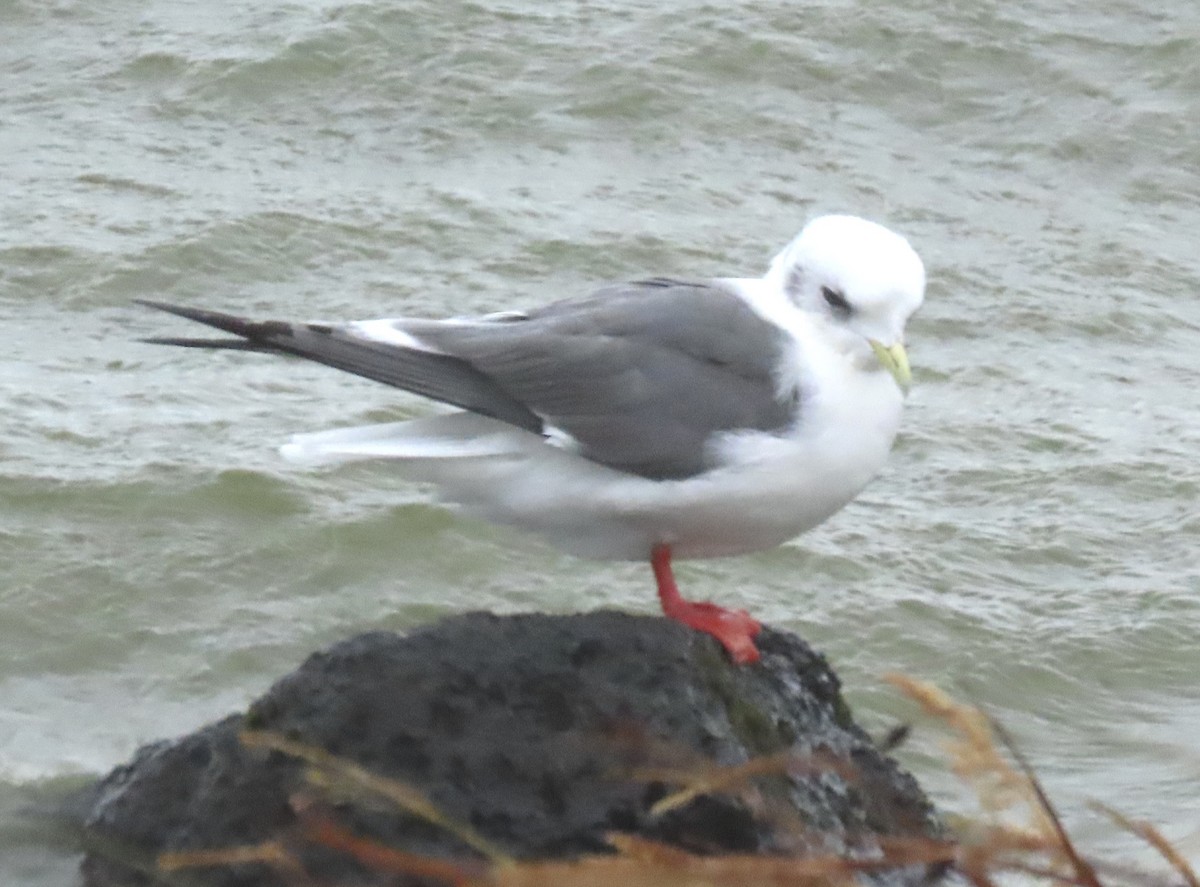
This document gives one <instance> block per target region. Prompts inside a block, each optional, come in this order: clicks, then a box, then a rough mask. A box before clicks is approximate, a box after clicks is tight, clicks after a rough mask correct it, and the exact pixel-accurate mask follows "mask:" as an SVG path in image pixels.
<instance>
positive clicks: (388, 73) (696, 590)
mask: <svg viewBox="0 0 1200 887" xmlns="http://www.w3.org/2000/svg"><path fill="white" fill-rule="evenodd" d="M1154 9H1156V10H1157V11H1153V10H1154ZM0 31H2V33H3V39H2V40H0V76H2V78H3V83H4V89H3V91H2V92H0V182H2V183H3V191H2V193H3V198H2V200H0V207H2V211H0V322H2V323H3V329H4V331H5V333H6V335H5V336H4V341H5V347H4V348H3V349H0V407H2V409H3V416H4V421H3V422H2V423H0V568H2V573H0V575H2V576H3V579H2V580H0V875H2V876H3V880H4V881H5V882H6V883H26V884H46V885H49V884H58V883H62V882H63V881H64V880H69V878H70V872H71V870H72V868H73V866H74V864H75V857H74V855H73V851H72V848H71V845H70V843H69V841H65V840H64V839H63V837H62V836H61V835H57V834H54V833H51V832H50V831H48V830H47V829H46V828H45V827H44V826H42V825H40V824H39V823H38V822H37V821H31V820H30V819H28V817H27V816H25V815H24V814H23V813H22V812H21V811H23V810H25V809H26V808H27V807H29V806H30V805H33V806H36V805H38V804H39V803H42V802H43V801H44V800H45V799H47V798H52V797H54V796H56V794H57V793H59V792H61V791H62V790H63V789H64V788H65V787H67V786H69V785H72V784H76V783H78V782H80V781H86V779H87V778H89V777H91V776H93V775H95V774H99V773H102V772H104V771H106V770H107V769H108V768H110V767H111V766H113V765H114V764H116V763H118V762H120V761H122V760H124V759H125V758H127V757H128V755H129V754H130V753H131V752H132V751H133V750H134V748H135V747H136V746H137V745H138V744H139V743H141V742H144V741H148V740H150V739H154V738H158V737H162V736H170V735H174V734H178V733H181V732H184V731H187V730H189V729H192V728H194V727H196V726H198V725H200V724H202V723H204V722H205V721H207V720H209V719H212V718H215V717H217V716H219V715H221V714H223V713H226V712H228V711H230V710H233V709H235V708H237V707H239V706H241V705H243V704H244V703H245V702H246V701H247V700H249V699H250V698H252V697H253V696H254V695H255V694H257V693H259V692H260V691H262V690H263V689H264V688H265V687H266V686H267V684H268V683H269V682H270V681H271V680H272V679H273V678H274V677H276V676H277V675H279V674H281V673H282V672H284V671H286V670H287V669H289V668H291V667H292V666H293V665H294V664H296V663H297V662H299V660H300V659H301V658H302V657H303V656H304V655H305V654H306V653H307V652H309V651H311V650H312V649H314V648H316V647H318V646H320V645H323V644H327V643H329V642H332V641H333V640H335V639H338V638H341V637H344V636H347V635H349V634H352V633H354V632H357V631H361V630H364V629H368V628H375V627H386V628H396V629H403V628H406V627H408V626H412V625H415V624H418V623H421V622H425V621H427V620H429V619H431V618H434V617H436V616H439V615H442V614H447V613H452V612H457V611H459V610H462V609H465V608H468V607H489V608H493V609H496V610H501V611H516V610H525V609H543V610H551V611H568V610H576V609H582V608H588V607H593V606H598V605H611V606H619V607H624V608H628V609H631V610H639V611H644V612H653V610H654V600H653V594H652V585H651V579H650V576H649V571H648V569H646V568H644V567H642V566H640V565H604V564H600V565H597V564H592V563H587V562H583V561H577V560H573V559H571V558H569V557H567V556H565V555H559V554H557V553H555V552H553V551H550V550H548V549H546V548H544V547H541V546H540V545H539V544H538V543H536V542H533V541H531V540H529V539H525V538H521V537H516V536H514V535H512V534H510V533H508V532H506V531H503V530H498V529H494V528H490V527H486V526H482V525H479V524H476V523H471V522H467V521H464V520H461V519H458V518H455V517H453V516H450V515H448V514H447V513H445V512H443V511H441V510H439V509H437V508H436V507H434V506H432V505H431V504H430V502H429V498H428V496H427V494H426V492H425V491H423V490H420V489H416V488H413V487H411V486H407V485H405V484H403V483H401V482H400V481H399V480H398V479H396V478H395V477H393V476H392V475H390V474H389V473H388V471H387V469H386V468H378V467H370V466H366V467H364V466H358V467H353V468H345V469H340V470H336V471H331V472H329V471H327V472H311V471H305V470H301V469H297V468H294V467H291V466H288V465H285V464H283V463H282V462H281V461H280V460H279V458H278V457H277V455H276V452H275V447H276V445H277V444H278V443H279V442H281V441H282V440H283V439H284V438H286V436H287V435H288V434H290V433H292V432H295V431H306V430H316V429H321V428H325V427H334V426H338V425H351V424H361V423H366V422H372V421H384V420H388V419H393V418H397V417H401V416H406V415H410V414H414V413H418V412H420V411H421V410H423V409H425V407H424V405H423V404H421V403H420V402H419V401H417V400H415V399H410V398H406V397H405V396H402V395H398V394H397V393H396V392H394V391H390V390H388V389H385V388H383V387H380V386H372V385H371V384H369V383H366V382H361V381H358V380H355V379H350V378H347V377H344V376H341V375H339V374H337V373H334V372H332V371H328V370H324V369H322V368H320V367H310V366H304V365H299V364H295V363H288V362H283V361H279V360H272V359H268V358H265V357H261V356H254V355H206V354H197V353H188V352H179V351H172V350H169V349H155V348H152V347H150V346H145V345H139V344H137V343H135V342H134V341H133V340H134V339H135V338H136V337H138V336H143V335H153V334H161V333H164V332H175V331H178V330H179V329H180V327H179V326H178V325H174V324H173V322H172V321H171V320H170V319H169V318H163V317H159V316H153V315H150V314H149V313H148V312H144V311H140V310H137V309H135V308H133V307H131V305H130V300H131V299H134V298H138V297H147V298H163V299H167V300H172V301H181V302H188V303H195V304H205V305H211V306H214V307H223V308H229V309H234V310H244V311H246V312H251V313H256V314H264V315H271V314H274V315H281V316H299V317H329V318H337V317H368V316H374V315H379V314H388V313H393V314H394V313H437V314H440V313H466V312H471V311H482V310H495V309H501V308H506V307H513V306H520V305H527V304H534V303H537V302H540V301H543V300H547V299H550V298H553V297H557V296H562V295H568V294H575V293H580V292H583V291H586V290H587V289H589V288H591V287H592V286H594V285H596V284H598V283H600V282H604V281H611V280H620V279H626V278H629V277H633V276H645V275H648V274H682V275H718V274H730V275H733V274H757V273H759V272H760V271H761V270H762V269H763V267H764V265H765V263H766V261H767V260H768V258H769V257H770V256H771V255H772V254H773V253H774V251H775V249H776V248H777V247H779V246H780V245H781V244H783V243H784V242H785V241H787V240H788V239H789V238H790V237H791V236H792V235H793V234H794V233H795V232H796V231H797V230H798V229H799V227H800V226H801V225H802V223H803V222H804V220H805V219H806V218H808V217H809V216H811V215H813V214H815V213H818V212H822V211H828V210H845V211H851V212H855V213H858V214H861V215H866V216H870V217H873V218H877V219H879V220H881V221H884V222H886V223H888V224H890V225H892V226H893V227H895V228H897V229H898V230H900V231H902V232H903V233H905V234H906V235H907V236H908V237H909V238H910V239H911V240H912V242H913V243H914V245H915V246H916V247H917V248H918V250H919V251H920V252H921V253H922V255H923V256H924V257H925V259H926V262H927V265H928V267H929V272H930V286H929V294H928V300H927V303H926V308H925V309H924V311H923V312H922V314H921V315H920V316H919V317H918V319H917V320H916V321H915V322H914V324H913V325H912V327H911V329H910V338H911V354H912V357H913V362H914V365H915V367H916V375H917V382H918V384H917V387H916V389H915V391H914V393H913V396H912V397H911V399H910V406H909V410H908V413H907V415H906V418H905V432H904V437H903V440H902V441H901V442H900V443H899V445H898V447H897V451H896V452H895V454H894V455H893V458H892V460H891V462H890V463H889V466H888V469H887V470H886V472H885V474H884V475H883V476H882V477H881V478H880V479H879V480H878V481H877V482H876V483H875V484H874V485H873V486H871V487H870V488H869V489H868V490H867V492H866V493H865V494H864V495H863V496H862V497H861V498H860V499H859V500H858V501H857V502H856V503H854V504H853V505H852V506H850V507H849V508H847V509H846V510H845V511H844V512H843V513H841V514H839V515H838V516H837V517H836V518H834V519H833V520H831V521H830V522H829V523H828V524H827V525H825V526H824V527H822V528H820V529H818V530H817V531H814V532H812V533H810V534H809V535H807V536H806V537H803V538H802V539H800V540H799V541H797V542H796V543H793V544H791V545H789V546H786V547H784V548H781V549H778V550H776V551H773V552H768V553H765V554H762V555H758V556H754V557H745V558H736V559H729V560H722V561H714V562H704V563H696V564H685V565H683V567H682V568H681V569H680V577H681V581H682V582H683V583H684V584H685V585H686V588H687V590H688V592H689V593H690V594H694V595H696V596H711V597H714V598H717V599H720V600H723V601H726V602H729V603H737V604H741V605H745V606H748V607H750V608H751V609H753V610H754V611H755V612H756V613H758V614H760V615H761V616H763V617H765V618H766V619H768V620H770V621H772V622H775V623H777V624H780V625H783V626H787V627H790V628H793V629H795V630H797V631H799V632H800V633H801V634H803V635H804V636H806V637H807V638H809V639H810V640H811V641H813V642H814V643H815V644H816V645H818V646H819V647H821V648H822V649H824V650H825V651H826V652H827V653H828V654H829V655H830V656H831V658H832V659H833V660H834V662H835V663H836V664H837V666H838V667H839V669H840V671H841V673H842V676H843V678H844V680H845V683H846V685H847V688H848V690H849V692H850V694H851V697H852V700H853V702H854V703H855V705H856V707H857V709H858V713H859V715H860V717H861V718H862V719H863V720H864V721H865V722H866V723H868V725H870V726H871V727H872V728H874V729H883V728H884V727H886V726H887V725H888V724H890V723H891V722H892V721H893V720H894V719H896V718H900V717H908V716H910V714H911V712H910V709H909V708H908V707H907V706H906V705H905V704H903V703H902V702H901V701H899V700H897V699H896V698H895V696H894V695H893V694H892V693H891V692H890V691H888V690H887V689H885V688H884V687H883V686H882V684H881V682H880V680H879V676H880V674H881V673H883V672H885V671H889V670H893V669H896V670H903V671H905V672H907V673H910V674H913V675H915V676H918V677H923V678H928V679H931V680H934V681H936V682H939V683H940V684H942V685H944V686H946V687H948V688H950V689H957V690H960V691H962V692H964V693H965V694H966V695H968V696H969V697H971V698H973V699H976V700H978V701H981V702H982V703H984V704H986V705H987V706H988V707H989V709H990V710H991V711H992V712H993V713H994V714H995V715H996V716H998V717H999V718H1000V719H1001V720H1002V721H1003V722H1004V723H1006V724H1007V725H1008V726H1009V727H1010V729H1011V730H1012V731H1013V732H1014V733H1015V734H1016V735H1017V737H1018V738H1019V740H1020V742H1021V743H1022V745H1023V747H1024V748H1025V750H1026V752H1027V753H1028V755H1029V756H1030V757H1031V758H1032V760H1033V761H1034V762H1035V764H1036V765H1037V767H1038V769H1039V771H1040V772H1041V773H1042V775H1043V777H1044V779H1045V781H1046V784H1047V786H1048V788H1049V790H1050V791H1051V793H1052V794H1053V795H1054V796H1055V797H1056V798H1057V799H1058V800H1059V802H1060V804H1061V806H1062V807H1063V809H1064V811H1065V812H1066V813H1067V815H1068V818H1069V819H1070V821H1071V822H1072V823H1073V824H1074V825H1075V827H1076V828H1078V829H1079V831H1080V833H1081V834H1082V835H1083V836H1084V838H1085V841H1086V840H1089V839H1090V840H1094V841H1096V842H1098V843H1101V844H1109V846H1115V847H1117V848H1120V849H1121V850H1122V851H1123V852H1128V853H1132V854H1134V855H1135V856H1137V857H1138V858H1141V857H1142V856H1143V854H1142V851H1140V850H1137V849H1135V845H1133V844H1132V842H1129V841H1117V842H1115V843H1111V844H1110V842H1109V838H1108V832H1107V831H1106V830H1105V828H1104V827H1103V826H1101V825H1100V824H1099V823H1098V821H1097V819H1096V818H1095V817H1094V816H1093V815H1091V814H1089V813H1088V812H1087V811H1086V809H1085V806H1084V802H1085V801H1086V799H1088V798H1091V797H1099V798H1101V799H1105V800H1108V801H1110V802H1113V803H1116V804H1117V805H1119V806H1120V807H1121V808H1122V809H1123V810H1125V811H1126V812H1128V813H1129V814H1131V815H1134V816H1139V817H1142V816H1144V817H1147V818H1151V819H1153V820H1155V821H1157V822H1160V823H1162V824H1163V826H1164V830H1165V831H1166V833H1167V834H1168V836H1169V837H1171V838H1172V839H1173V840H1175V841H1177V842H1179V844H1180V846H1181V848H1182V849H1183V850H1184V851H1185V853H1187V854H1189V855H1190V856H1191V857H1192V858H1193V859H1197V858H1200V814H1198V813H1197V809H1198V805H1197V803H1196V798H1197V796H1198V794H1200V680H1198V676H1200V644H1198V643H1197V637H1198V634H1200V555H1198V552H1200V511H1198V509H1197V507H1196V502H1197V495H1198V492H1200V469H1198V468H1197V458H1196V454H1197V452H1198V449H1200V397H1198V395H1197V391H1200V370H1198V369H1197V366H1196V354H1197V353H1198V350H1200V349H1198V346H1200V300H1198V299H1197V293H1198V291H1200V249H1197V240H1196V236H1197V235H1196V232H1197V231H1200V140H1198V139H1197V137H1196V121H1197V120H1198V119H1200V52H1198V51H1197V45H1198V42H1200V7H1197V6H1196V5H1195V4H1194V3H1193V2H1191V0H1166V2H1164V3H1160V4H1156V5H1154V7H1153V9H1151V8H1149V7H1148V6H1147V5H1144V4H1137V3H1133V2H1116V0H1098V2H1096V3H1093V4H1058V3H1051V2H1048V0H1026V2H1014V3H1007V4H965V3H964V4H946V3H940V2H939V3H935V2H932V0H899V2H895V3H888V4H873V5H868V4H856V3H850V2H837V0H830V2H824V3H815V4H806V5H804V6H799V5H796V4H785V3H764V2H754V3H740V4H727V3H722V4H717V3H702V2H676V3H672V4H642V3H636V2H630V0H605V2H603V3H596V4H588V5H587V6H583V5H578V6H577V5H574V4H542V3H531V2H518V0H510V2H495V3H489V2H480V3H459V2H451V3H448V4H443V3H407V4H403V5H400V6H399V7H398V6H396V5H391V4H380V3H370V2H363V3H347V2H334V0H330V2H316V0H314V2H306V3H284V2H270V0H266V2H260V3H256V4H252V5H248V4H236V3H220V2H218V3H215V4H213V3H209V4H201V5H197V4H193V3H180V2H168V0H151V2H149V3H146V2H136V3H135V2H131V0H102V2H99V3H94V4H73V3H65V2H58V3H54V2H51V3H46V2H32V0H28V2H27V0H0ZM932 749H933V746H932V743H931V742H930V741H929V740H927V739H924V738H920V737H919V738H918V740H917V741H915V742H914V743H913V744H912V747H911V748H909V749H907V750H906V751H905V752H904V755H903V756H904V759H905V760H906V762H907V763H908V764H909V765H910V766H912V767H913V768H914V769H915V770H916V771H917V772H918V774H919V775H920V776H921V778H922V779H923V780H924V781H925V782H926V784H927V785H928V786H929V787H930V788H931V789H933V790H934V791H936V792H937V794H938V796H939V797H941V798H943V799H946V800H953V799H954V798H955V793H954V789H953V786H952V781H951V780H950V779H949V778H947V777H945V776H943V775H942V773H941V770H940V768H939V765H938V764H937V763H936V761H935V756H934V753H933V751H932Z"/></svg>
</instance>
